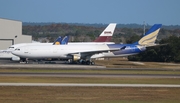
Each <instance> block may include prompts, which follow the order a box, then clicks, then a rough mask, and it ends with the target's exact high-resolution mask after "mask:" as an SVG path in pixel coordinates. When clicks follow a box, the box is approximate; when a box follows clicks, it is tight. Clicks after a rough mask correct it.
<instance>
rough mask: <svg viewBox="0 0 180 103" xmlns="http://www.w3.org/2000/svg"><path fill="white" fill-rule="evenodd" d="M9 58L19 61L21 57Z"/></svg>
mask: <svg viewBox="0 0 180 103" xmlns="http://www.w3.org/2000/svg"><path fill="white" fill-rule="evenodd" d="M11 60H12V61H20V60H21V59H20V57H12V58H11Z"/></svg>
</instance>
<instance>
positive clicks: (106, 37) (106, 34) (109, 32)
mask: <svg viewBox="0 0 180 103" xmlns="http://www.w3.org/2000/svg"><path fill="white" fill-rule="evenodd" d="M115 27H116V23H110V24H109V25H108V26H107V27H106V29H105V30H104V31H103V32H102V33H101V34H100V36H99V37H98V38H97V39H96V40H94V41H93V42H110V40H111V38H112V36H113V33H114V29H115Z"/></svg>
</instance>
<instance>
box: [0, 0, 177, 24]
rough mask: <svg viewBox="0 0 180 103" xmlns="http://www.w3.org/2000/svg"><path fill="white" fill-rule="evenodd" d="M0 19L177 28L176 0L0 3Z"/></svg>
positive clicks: (18, 0) (10, 0)
mask: <svg viewBox="0 0 180 103" xmlns="http://www.w3.org/2000/svg"><path fill="white" fill-rule="evenodd" d="M0 18H6V19H12V20H19V21H22V22H57V23H61V22H63V23H89V24H94V23H102V24H108V23H118V24H131V23H136V24H143V22H145V23H146V24H149V25H153V24H155V23H162V24H163V25H180V0H0Z"/></svg>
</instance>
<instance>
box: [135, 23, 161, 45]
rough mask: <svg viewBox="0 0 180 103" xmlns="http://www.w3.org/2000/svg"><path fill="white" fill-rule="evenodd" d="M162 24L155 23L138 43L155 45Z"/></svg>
mask: <svg viewBox="0 0 180 103" xmlns="http://www.w3.org/2000/svg"><path fill="white" fill-rule="evenodd" d="M161 26H162V24H154V25H153V26H152V27H151V28H150V29H149V30H148V31H147V32H146V33H145V35H144V36H143V37H142V38H141V39H140V40H139V41H138V42H137V43H138V44H139V45H144V46H153V45H155V41H156V39H157V35H158V33H159V30H160V28H161Z"/></svg>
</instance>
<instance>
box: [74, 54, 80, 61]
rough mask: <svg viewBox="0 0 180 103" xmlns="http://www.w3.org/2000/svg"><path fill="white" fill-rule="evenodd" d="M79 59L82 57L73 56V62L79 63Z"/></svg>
mask: <svg viewBox="0 0 180 103" xmlns="http://www.w3.org/2000/svg"><path fill="white" fill-rule="evenodd" d="M79 59H81V56H80V55H73V61H77V60H79Z"/></svg>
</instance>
